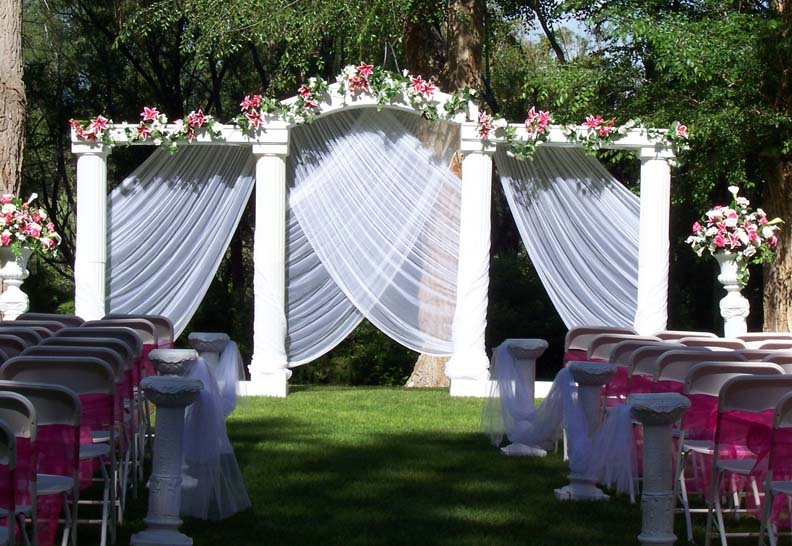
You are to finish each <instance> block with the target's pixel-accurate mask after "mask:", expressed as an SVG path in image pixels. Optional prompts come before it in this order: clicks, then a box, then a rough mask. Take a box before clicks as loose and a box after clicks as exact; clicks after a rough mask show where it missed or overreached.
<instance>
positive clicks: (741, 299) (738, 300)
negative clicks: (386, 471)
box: [715, 252, 751, 339]
mask: <svg viewBox="0 0 792 546" xmlns="http://www.w3.org/2000/svg"><path fill="white" fill-rule="evenodd" d="M715 259H716V260H718V265H719V266H720V274H719V275H718V282H720V283H721V284H722V285H723V288H725V289H726V296H725V297H724V298H723V299H721V300H720V312H721V316H722V317H723V337H725V338H729V339H734V338H736V337H737V336H741V335H743V334H746V333H748V324H747V323H746V322H745V319H747V318H748V315H749V314H750V313H751V304H750V303H749V302H748V300H747V299H745V296H743V295H742V293H740V290H742V285H741V284H740V279H739V277H738V273H739V267H738V266H737V255H736V254H726V253H724V252H718V253H716V254H715Z"/></svg>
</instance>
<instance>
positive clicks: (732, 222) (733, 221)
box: [723, 216, 737, 228]
mask: <svg viewBox="0 0 792 546" xmlns="http://www.w3.org/2000/svg"><path fill="white" fill-rule="evenodd" d="M723 225H725V226H726V227H728V228H733V227H737V217H736V216H734V217H732V218H726V219H725V220H724V221H723Z"/></svg>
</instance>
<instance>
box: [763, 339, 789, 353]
mask: <svg viewBox="0 0 792 546" xmlns="http://www.w3.org/2000/svg"><path fill="white" fill-rule="evenodd" d="M759 350H760V351H789V350H792V341H786V340H781V339H776V340H774V341H763V342H762V343H761V345H759Z"/></svg>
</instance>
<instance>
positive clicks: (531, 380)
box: [504, 339, 548, 406]
mask: <svg viewBox="0 0 792 546" xmlns="http://www.w3.org/2000/svg"><path fill="white" fill-rule="evenodd" d="M504 343H505V344H506V348H507V349H508V351H509V353H511V356H512V358H513V359H514V363H515V365H516V366H517V368H518V369H519V370H520V374H521V375H522V378H523V381H524V382H525V390H526V391H527V392H528V394H529V399H528V400H526V401H525V402H526V403H527V404H531V405H532V406H533V403H534V397H535V389H534V386H535V383H536V359H537V358H539V357H540V356H542V354H543V353H544V352H545V351H546V350H547V347H548V344H547V342H546V341H545V340H544V339H507V340H506V341H504Z"/></svg>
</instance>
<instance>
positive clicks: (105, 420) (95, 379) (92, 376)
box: [0, 356, 120, 546]
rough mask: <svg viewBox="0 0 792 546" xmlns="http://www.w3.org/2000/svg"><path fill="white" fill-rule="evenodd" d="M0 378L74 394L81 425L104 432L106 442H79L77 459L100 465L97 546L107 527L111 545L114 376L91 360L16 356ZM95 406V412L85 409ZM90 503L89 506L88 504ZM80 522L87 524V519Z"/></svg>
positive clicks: (114, 497) (0, 369) (115, 472)
mask: <svg viewBox="0 0 792 546" xmlns="http://www.w3.org/2000/svg"><path fill="white" fill-rule="evenodd" d="M0 378H2V379H6V380H11V381H24V382H33V383H43V382H47V383H51V384H56V385H61V386H63V387H66V388H68V389H71V390H72V391H74V392H75V393H76V394H77V396H78V397H80V399H81V401H83V402H84V404H83V407H82V425H83V427H84V428H85V427H89V426H90V428H91V431H92V432H93V431H95V430H98V431H100V432H101V431H105V432H106V433H107V435H108V436H109V443H107V444H104V443H92V442H91V443H82V444H81V445H80V454H79V457H80V459H81V460H90V459H97V460H99V461H100V462H102V463H104V464H100V470H101V471H102V479H103V482H104V491H103V499H102V501H101V502H100V504H101V505H102V519H101V526H102V535H101V546H105V544H106V541H107V530H108V528H109V534H110V540H111V543H112V544H114V543H115V536H116V522H117V520H118V517H119V515H120V514H118V503H119V497H118V495H117V488H116V484H118V483H119V481H120V480H119V479H118V464H117V463H118V462H117V460H116V449H115V445H116V443H115V442H116V441H117V440H116V434H115V431H116V430H117V429H118V428H120V424H119V416H117V415H116V411H115V408H116V403H115V396H116V394H115V373H114V371H113V369H112V368H111V367H110V366H109V365H108V364H106V363H105V362H103V361H102V360H100V359H98V358H95V357H40V356H18V357H14V358H12V359H10V360H8V361H6V362H5V363H4V364H3V365H2V366H0ZM97 396H98V397H102V396H103V397H105V399H106V400H107V403H106V404H105V403H102V402H101V401H100V402H99V404H94V403H86V401H88V400H90V399H92V398H93V397H97ZM92 406H94V407H95V411H90V409H89V408H91V407H92ZM91 504H92V503H91ZM81 522H85V523H91V521H90V520H82V521H81Z"/></svg>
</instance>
